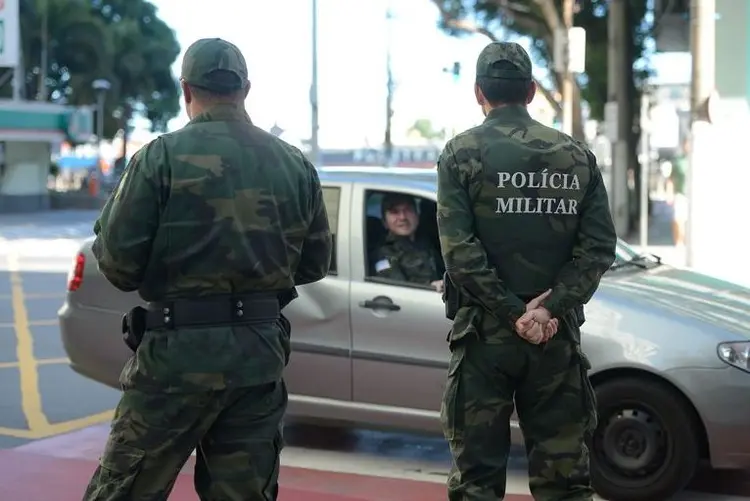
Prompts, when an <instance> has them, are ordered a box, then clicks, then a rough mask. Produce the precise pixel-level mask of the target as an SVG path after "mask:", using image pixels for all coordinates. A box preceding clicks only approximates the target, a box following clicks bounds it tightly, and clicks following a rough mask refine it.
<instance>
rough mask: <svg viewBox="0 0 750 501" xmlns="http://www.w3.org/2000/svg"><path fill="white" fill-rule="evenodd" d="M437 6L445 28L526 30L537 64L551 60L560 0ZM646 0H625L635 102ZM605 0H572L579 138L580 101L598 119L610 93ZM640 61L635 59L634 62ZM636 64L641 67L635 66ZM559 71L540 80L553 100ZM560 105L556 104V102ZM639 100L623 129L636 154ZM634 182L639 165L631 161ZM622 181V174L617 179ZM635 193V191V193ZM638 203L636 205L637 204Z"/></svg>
mask: <svg viewBox="0 0 750 501" xmlns="http://www.w3.org/2000/svg"><path fill="white" fill-rule="evenodd" d="M432 2H433V3H434V4H435V5H436V6H437V7H438V9H439V12H440V16H441V21H440V27H441V28H442V29H443V30H445V31H446V32H447V33H449V34H452V35H455V36H460V35H461V34H466V33H478V34H483V35H485V36H487V37H488V38H490V39H491V40H499V39H507V38H508V37H509V36H512V35H522V36H527V37H529V38H530V39H531V40H532V51H531V56H532V58H533V59H535V62H537V64H538V65H539V64H546V65H547V66H550V65H551V62H552V57H551V56H552V53H553V48H554V33H555V32H556V30H558V29H559V27H561V26H562V15H561V14H562V4H563V0H432ZM649 4H650V1H649V0H627V2H626V3H625V5H626V16H627V19H626V23H627V26H629V27H630V30H628V31H627V32H626V39H627V42H626V47H625V50H626V51H627V54H628V59H629V60H630V61H631V62H632V63H633V64H632V65H630V66H628V67H627V68H624V69H623V70H624V71H625V72H626V73H625V74H624V75H623V78H626V79H627V81H628V83H629V88H628V98H629V99H628V101H629V102H631V103H637V102H639V100H640V97H641V84H642V83H643V81H644V78H645V77H646V76H647V75H648V74H649V67H648V65H647V64H643V63H644V62H645V61H644V55H645V53H646V41H647V39H648V37H649V36H650V34H651V31H652V29H653V25H652V24H651V23H649V22H648V21H647V16H646V14H647V13H648V9H649ZM608 11H609V0H585V1H577V2H576V13H575V17H574V25H575V26H581V27H583V28H585V29H586V73H585V75H582V76H581V78H579V79H578V80H577V82H576V85H575V86H574V95H573V107H574V111H575V114H574V117H573V135H575V136H577V137H580V138H582V137H583V127H582V116H581V115H582V114H581V101H582V100H585V101H586V102H588V104H589V109H590V114H591V118H594V119H599V120H601V119H602V118H603V115H604V104H605V103H606V102H607V98H608V81H607V79H608V68H607V64H608V61H607V60H608V52H607V51H608V47H607V46H608V22H607V14H608ZM639 62H640V63H641V64H640V65H637V63H639ZM634 67H639V68H640V69H638V70H636V69H634ZM561 79H562V75H560V74H557V73H555V72H550V74H549V78H547V79H544V80H543V81H538V82H537V83H538V85H539V86H540V90H541V91H542V93H543V94H544V95H545V96H546V97H547V98H548V99H550V101H553V102H559V92H557V89H560V87H561V85H560V84H561ZM557 109H558V111H559V106H558V107H557ZM639 113H640V107H639V106H633V107H632V109H631V113H630V114H629V115H628V118H629V119H630V120H631V122H630V127H629V128H627V130H630V131H632V132H631V134H630V136H629V138H628V147H629V149H630V151H631V158H632V159H636V158H637V155H636V154H635V151H636V149H637V144H638V139H639V135H640V132H639V131H638V129H637V128H636V127H633V124H635V123H638V118H639V117H638V115H639ZM628 169H630V170H632V171H634V172H633V174H634V176H635V178H636V186H640V183H639V182H638V178H639V172H640V170H639V169H636V165H634V164H631V165H629V166H628ZM621 182H625V180H621ZM633 196H634V197H637V196H638V194H637V191H636V193H634V194H633ZM637 207H638V206H637V205H636V208H637ZM636 220H637V211H635V212H631V229H632V227H633V224H634V222H635V221H636Z"/></svg>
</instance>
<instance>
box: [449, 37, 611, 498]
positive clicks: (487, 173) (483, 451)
mask: <svg viewBox="0 0 750 501" xmlns="http://www.w3.org/2000/svg"><path fill="white" fill-rule="evenodd" d="M521 50H522V49H521ZM527 59H528V55H525V52H524V53H523V54H521V55H519V50H518V48H517V47H515V46H514V44H490V45H489V46H488V47H487V49H486V51H483V53H482V55H480V58H479V61H478V64H477V72H478V74H479V73H480V70H481V69H482V68H485V67H491V66H492V64H493V63H494V62H495V61H498V60H508V61H510V62H512V63H514V64H515V65H516V68H517V69H518V71H519V72H520V73H524V74H526V75H527V77H526V78H528V75H530V62H529V63H528V64H527V63H526V60H527ZM497 77H501V78H510V77H509V76H497ZM437 210H438V229H439V234H440V245H441V250H442V254H443V258H444V261H445V265H446V270H447V273H448V275H449V277H450V279H451V281H452V283H453V284H455V285H456V287H457V288H458V290H459V292H460V294H461V295H462V296H463V298H464V300H463V301H462V303H461V307H460V308H459V309H458V312H457V314H456V317H455V319H454V324H453V328H452V330H451V333H450V336H449V340H450V347H451V352H452V355H451V362H450V369H449V377H448V382H447V384H446V388H445V394H444V398H443V406H442V412H441V415H442V420H443V429H444V432H445V436H446V439H447V440H448V441H449V444H450V448H451V451H452V454H453V458H454V464H453V469H452V472H451V475H450V479H449V482H448V492H449V499H450V500H451V501H490V500H492V501H496V500H497V499H502V497H503V495H504V493H505V481H506V480H505V479H506V471H505V470H506V465H507V457H508V450H509V446H510V432H509V419H510V417H511V414H512V412H513V409H514V400H515V407H516V410H517V413H518V416H519V419H520V423H521V426H522V429H523V432H524V436H525V439H526V448H527V453H528V455H529V474H530V486H531V489H532V493H533V495H534V498H535V499H536V500H537V501H553V500H554V501H557V500H560V499H566V500H571V501H583V500H586V501H588V500H591V499H592V496H593V491H592V489H591V486H590V476H589V457H588V450H587V449H586V445H585V439H586V438H587V436H589V435H590V434H591V433H592V432H593V430H594V429H595V427H596V402H595V398H594V394H593V389H592V388H591V385H590V382H589V381H588V377H587V371H588V369H589V364H588V361H587V360H586V357H585V356H584V354H583V353H582V352H581V349H580V331H579V327H580V321H579V317H578V316H577V314H576V313H577V311H576V310H578V309H580V308H581V307H582V305H583V304H585V303H586V302H587V301H588V300H589V299H590V298H591V296H592V295H593V294H594V292H595V291H596V289H597V287H598V286H599V281H600V279H601V276H602V274H603V273H604V272H605V271H607V270H608V269H609V267H610V266H611V264H612V263H613V262H614V259H615V247H616V242H617V237H616V234H615V230H614V224H613V222H612V216H611V214H610V211H609V201H608V198H607V193H606V190H605V188H604V184H603V181H602V178H601V173H600V171H599V168H598V167H597V165H596V159H595V158H594V156H593V155H592V154H591V153H590V152H589V151H588V149H587V148H586V147H585V146H584V145H582V144H581V143H579V142H577V141H575V140H573V139H572V138H570V137H569V136H567V135H565V134H562V133H560V132H558V131H556V130H554V129H551V128H548V127H545V126H543V125H542V124H540V123H538V122H536V121H534V120H533V119H532V118H531V117H530V116H529V114H528V111H527V110H526V108H525V107H524V106H518V105H506V106H502V107H498V108H495V109H493V110H492V111H490V112H489V114H488V115H487V119H486V120H485V122H484V123H483V124H481V125H479V126H478V127H475V128H473V129H470V130H468V131H466V132H464V133H462V134H459V135H458V136H456V137H455V138H453V139H452V140H451V141H449V142H448V144H447V145H446V147H445V149H444V151H443V152H442V154H441V156H440V159H439V161H438V209H437ZM548 289H552V293H551V294H550V296H549V297H548V298H547V299H546V300H545V301H544V303H543V304H544V306H545V307H546V308H547V309H548V310H549V311H550V313H551V314H552V316H553V318H558V319H559V320H560V328H559V331H558V333H557V335H556V337H554V338H553V339H552V340H551V341H550V342H548V343H546V344H544V345H539V346H535V345H531V344H529V343H527V342H526V341H524V340H523V339H521V338H520V337H519V336H518V335H517V334H516V332H515V329H514V322H515V321H516V320H517V319H518V318H519V317H520V316H521V315H523V314H524V312H525V311H526V303H527V302H528V301H530V300H531V299H533V298H534V297H536V296H538V295H540V294H541V293H543V292H544V291H546V290H548Z"/></svg>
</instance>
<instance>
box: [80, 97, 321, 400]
mask: <svg viewBox="0 0 750 501" xmlns="http://www.w3.org/2000/svg"><path fill="white" fill-rule="evenodd" d="M94 233H95V234H96V240H95V241H94V244H93V252H94V255H95V256H96V259H97V260H98V263H99V269H100V270H101V272H102V273H103V274H104V275H105V276H106V277H107V279H108V280H109V281H110V282H111V283H112V284H113V285H114V286H115V287H117V288H118V289H120V290H123V291H135V290H137V291H138V293H139V295H140V296H141V297H142V298H143V299H144V300H146V301H163V300H171V299H179V298H198V297H201V296H213V295H221V294H230V293H233V294H242V293H252V292H261V291H265V292H275V291H283V290H288V289H290V288H292V287H294V286H295V285H303V284H307V283H310V282H315V281H318V280H320V279H322V278H323V277H325V276H326V274H327V272H328V267H329V263H330V257H331V250H332V247H331V232H330V228H329V226H328V217H327V214H326V209H325V206H324V204H323V196H322V191H321V186H320V181H319V179H318V175H317V171H316V170H315V168H314V167H313V166H312V165H311V164H310V163H309V162H308V161H307V160H306V159H305V157H304V156H303V155H302V153H301V152H300V151H299V150H297V149H296V148H294V147H292V146H290V145H288V144H287V143H285V142H283V141H282V140H280V139H278V138H276V137H274V136H273V135H271V134H268V133H266V132H264V131H263V130H261V129H259V128H257V127H255V126H254V125H253V124H252V123H251V121H250V118H249V117H248V116H247V113H246V112H245V110H244V109H243V108H240V107H235V106H233V105H219V106H216V107H214V108H212V109H210V110H208V111H207V112H205V113H203V114H201V115H199V116H196V117H194V118H193V119H192V120H191V121H190V122H189V123H188V125H187V126H185V127H184V128H182V129H180V130H178V131H176V132H172V133H169V134H164V135H162V136H160V137H159V138H157V139H155V140H154V141H152V142H151V143H149V144H148V145H146V146H144V147H143V148H142V149H141V150H140V151H138V152H137V153H136V154H135V155H134V156H133V158H132V159H131V161H130V163H129V165H128V167H127V169H126V171H125V173H124V175H123V176H122V178H121V179H120V182H119V184H118V186H117V188H116V189H115V191H114V193H113V194H112V196H111V197H110V199H109V200H108V201H107V203H106V205H105V207H104V209H103V210H102V213H101V216H100V217H99V219H98V221H97V222H96V224H95V227H94ZM238 329H240V330H241V329H244V328H234V330H233V328H230V327H222V328H213V329H197V330H202V331H207V332H194V331H196V329H190V331H191V332H190V333H187V332H182V333H179V332H178V333H174V334H173V333H155V334H153V336H150V335H149V334H148V333H147V336H146V338H145V339H144V345H149V343H150V342H151V343H152V344H154V343H155V344H154V346H151V347H148V346H144V345H142V346H141V349H139V353H138V357H143V356H148V357H151V358H149V359H148V360H137V361H136V365H137V364H138V363H140V364H141V365H142V367H140V368H138V367H135V368H133V370H134V371H136V372H138V371H140V373H141V374H140V375H141V376H143V377H142V378H141V379H143V378H146V379H148V377H147V376H146V373H147V372H150V373H151V374H157V373H162V372H163V373H164V374H163V375H164V377H166V374H167V372H169V371H170V370H171V369H170V366H169V365H170V364H172V366H171V367H172V369H174V367H176V366H175V365H174V364H177V363H178V362H176V361H175V360H176V359H178V358H180V359H182V360H181V361H180V362H179V364H180V366H181V367H183V369H184V370H188V368H189V372H191V373H192V374H193V376H191V377H192V379H191V381H192V382H193V383H192V384H194V385H198V386H201V387H205V386H208V387H212V388H217V387H219V388H220V387H223V385H225V383H226V381H228V380H232V381H234V382H237V383H239V384H260V383H262V382H264V381H266V380H274V379H278V377H279V376H280V371H281V368H283V361H284V353H283V352H284V349H285V348H286V345H287V344H288V340H282V339H277V338H278V337H279V334H278V332H276V331H278V329H270V330H267V331H266V332H265V333H260V334H258V333H255V334H256V335H253V333H244V334H243V335H237V332H236V331H237V330H238ZM169 336H174V337H175V339H169V341H170V342H169V343H168V344H169V345H170V350H169V353H166V352H162V350H163V349H165V347H164V345H162V344H159V343H160V342H157V341H158V340H155V339H153V338H155V337H169ZM162 341H163V340H162ZM149 350H150V351H151V352H150V353H149ZM180 350H182V352H180ZM170 360H171V362H170ZM259 360H263V362H262V363H261V362H259ZM162 364H166V366H164V367H161V366H160V365H162ZM181 370H182V369H181ZM126 371H127V368H126ZM172 372H174V371H172ZM131 376H133V377H132V378H131V379H133V378H135V379H138V378H137V377H135V376H136V375H135V374H131ZM170 377H173V378H174V374H172V376H170ZM186 378H187V379H190V378H188V377H187V376H185V378H182V379H180V378H179V377H178V381H177V383H180V381H182V382H184V381H186V380H187V379H186ZM162 382H163V381H162ZM177 383H175V382H174V381H173V382H172V384H173V385H174V384H177ZM180 384H182V383H180ZM178 386H179V385H178Z"/></svg>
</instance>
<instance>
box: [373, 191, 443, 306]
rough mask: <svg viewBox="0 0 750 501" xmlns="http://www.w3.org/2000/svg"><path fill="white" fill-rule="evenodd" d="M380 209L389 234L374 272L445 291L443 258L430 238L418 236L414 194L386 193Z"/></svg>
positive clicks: (376, 252)
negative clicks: (427, 239)
mask: <svg viewBox="0 0 750 501" xmlns="http://www.w3.org/2000/svg"><path fill="white" fill-rule="evenodd" d="M381 209H382V216H383V224H384V225H385V228H386V230H388V234H387V235H386V237H385V242H384V243H383V245H381V246H380V247H379V248H378V249H377V250H376V251H375V256H374V261H375V276H377V277H381V278H387V279H390V280H397V281H402V282H408V283H413V284H423V285H429V286H431V287H432V288H434V289H435V290H436V291H438V292H443V280H442V277H443V272H444V271H445V270H444V269H443V264H442V259H441V257H440V254H439V253H438V251H437V249H435V248H434V247H433V246H432V245H431V244H430V242H427V241H425V239H423V238H420V237H419V236H417V228H418V227H419V216H418V214H417V205H416V202H415V201H414V197H411V196H408V195H403V194H399V193H389V194H388V195H386V196H384V197H383V203H382V207H381Z"/></svg>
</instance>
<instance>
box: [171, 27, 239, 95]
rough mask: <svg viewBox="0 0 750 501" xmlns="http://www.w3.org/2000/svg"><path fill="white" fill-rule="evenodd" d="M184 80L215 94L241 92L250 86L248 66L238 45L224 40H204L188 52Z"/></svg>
mask: <svg viewBox="0 0 750 501" xmlns="http://www.w3.org/2000/svg"><path fill="white" fill-rule="evenodd" d="M182 80H183V81H185V82H186V83H188V84H190V85H194V86H196V87H200V88H203V89H206V90H209V91H212V92H218V93H229V92H233V91H237V90H240V89H242V88H244V87H245V86H246V85H247V83H248V76H247V63H246V62H245V57H244V56H243V55H242V52H240V49H238V48H237V47H236V46H235V45H234V44H232V43H229V42H227V41H226V40H222V39H221V38H203V39H201V40H198V41H197V42H195V43H193V44H192V45H191V46H190V47H188V49H187V51H185V56H184V57H183V58H182Z"/></svg>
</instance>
